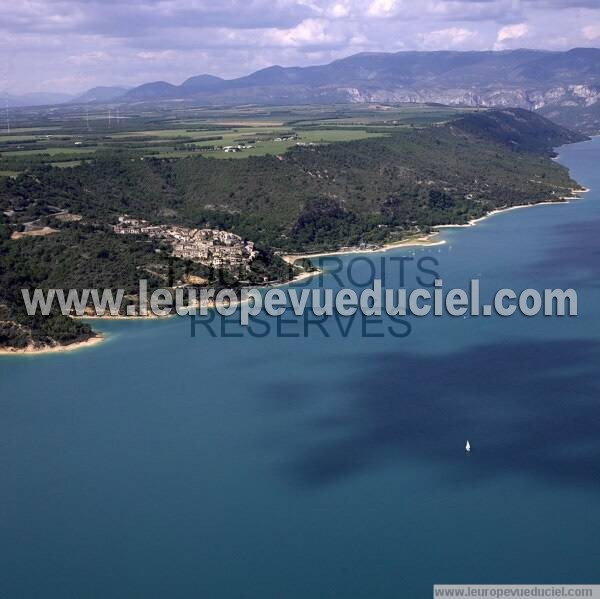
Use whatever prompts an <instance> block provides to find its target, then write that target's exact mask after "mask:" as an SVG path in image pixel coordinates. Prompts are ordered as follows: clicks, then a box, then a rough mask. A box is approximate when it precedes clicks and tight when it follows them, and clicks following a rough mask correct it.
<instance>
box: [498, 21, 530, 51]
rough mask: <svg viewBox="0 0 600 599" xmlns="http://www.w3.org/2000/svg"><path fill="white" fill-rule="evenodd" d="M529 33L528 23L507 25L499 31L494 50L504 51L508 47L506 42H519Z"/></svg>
mask: <svg viewBox="0 0 600 599" xmlns="http://www.w3.org/2000/svg"><path fill="white" fill-rule="evenodd" d="M528 33H529V26H528V25H527V23H518V24H516V25H507V26H506V27H502V29H500V31H498V35H497V37H496V43H495V44H494V50H502V49H503V48H504V47H505V46H506V42H508V41H511V40H518V39H521V38H523V37H525V36H526V35H527V34H528Z"/></svg>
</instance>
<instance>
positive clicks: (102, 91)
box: [71, 87, 128, 104]
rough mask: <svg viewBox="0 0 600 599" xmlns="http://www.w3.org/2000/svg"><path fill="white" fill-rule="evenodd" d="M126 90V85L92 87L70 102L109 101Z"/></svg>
mask: <svg viewBox="0 0 600 599" xmlns="http://www.w3.org/2000/svg"><path fill="white" fill-rule="evenodd" d="M127 91H128V88H126V87H93V88H92V89H88V90H87V91H86V92H84V93H82V94H81V95H79V96H76V97H75V98H73V99H72V100H71V103H78V104H87V103H88V102H111V101H112V100H115V99H116V98H119V97H120V96H122V95H123V94H125V93H126V92H127Z"/></svg>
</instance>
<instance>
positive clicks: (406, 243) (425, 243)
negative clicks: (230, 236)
mask: <svg viewBox="0 0 600 599" xmlns="http://www.w3.org/2000/svg"><path fill="white" fill-rule="evenodd" d="M589 191H591V190H590V189H589V188H587V187H583V188H581V189H576V188H573V189H571V194H573V195H569V196H564V197H562V198H560V199H558V200H548V201H544V202H536V203H533V204H519V205H516V206H508V207H506V208H497V209H495V210H492V211H491V212H488V213H487V214H484V215H483V216H480V217H478V218H474V219H471V220H470V221H469V222H468V223H465V224H456V225H435V226H434V227H432V228H433V229H434V231H433V232H432V233H429V234H427V235H424V236H421V237H417V238H409V239H404V240H402V241H397V242H392V243H387V244H384V245H382V246H381V247H378V248H374V249H365V248H360V247H351V248H347V249H341V250H331V251H324V252H316V253H311V254H285V255H282V256H281V258H282V259H283V260H284V261H285V262H287V263H288V264H293V263H294V261H296V260H302V259H311V258H323V257H326V256H343V255H346V254H370V253H374V254H378V253H384V252H387V251H389V250H393V249H396V248H400V247H435V246H438V245H444V244H445V243H446V241H445V240H443V239H442V240H440V241H432V240H433V239H434V238H435V237H437V236H438V235H439V234H440V232H441V231H440V229H455V228H464V227H474V226H476V225H477V224H479V223H481V222H483V221H484V220H487V219H488V218H491V217H492V216H496V215H497V214H502V213H503V212H509V211H511V210H520V209H521V208H535V207H536V206H550V205H554V204H557V205H563V206H564V205H565V204H570V203H571V202H572V201H575V200H580V199H581V197H580V196H579V195H576V194H583V193H588V192H589Z"/></svg>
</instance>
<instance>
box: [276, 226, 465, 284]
mask: <svg viewBox="0 0 600 599" xmlns="http://www.w3.org/2000/svg"><path fill="white" fill-rule="evenodd" d="M447 226H454V225H447ZM457 226H459V227H460V226H462V225H457ZM436 229H437V227H436ZM438 235H439V231H433V232H432V233H428V234H426V235H421V236H419V237H411V238H408V239H402V240H401V241H393V242H390V243H386V244H384V245H382V246H381V247H376V248H372V249H370V248H361V247H350V248H345V249H341V250H329V251H328V250H325V251H324V252H315V253H312V254H282V256H281V259H282V260H283V261H284V262H287V263H288V264H294V262H295V261H296V260H303V259H311V258H323V257H326V256H343V255H346V254H380V253H384V252H388V251H389V250H393V249H396V248H401V247H435V246H437V245H444V244H445V243H446V241H445V240H443V239H442V240H440V241H435V240H434V238H435V237H437V236H438ZM319 272H320V271H319ZM295 280H296V279H295V278H294V279H293V280H292V281H290V282H289V283H286V284H290V283H293V282H294V281H295Z"/></svg>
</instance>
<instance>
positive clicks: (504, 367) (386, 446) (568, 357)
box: [267, 340, 600, 487]
mask: <svg viewBox="0 0 600 599" xmlns="http://www.w3.org/2000/svg"><path fill="white" fill-rule="evenodd" d="M344 359H345V360H347V359H348V358H347V357H346V358H344ZM599 359H600V343H598V342H594V341H580V340H561V341H551V340H548V341H539V342H538V341H531V342H518V343H505V344H502V345H479V346H475V347H471V348H468V349H465V350H463V351H458V352H453V353H448V354H443V355H429V356H427V355H414V354H411V353H409V352H405V351H402V352H397V353H395V354H389V353H386V354H380V355H377V354H375V355H368V356H365V357H360V358H358V359H356V362H355V364H354V373H355V374H354V376H351V377H350V378H348V379H347V380H346V382H345V383H342V385H341V386H339V385H337V386H336V389H335V394H336V397H337V398H338V399H337V400H336V401H335V402H333V405H331V404H329V405H328V406H327V410H326V411H325V413H324V414H323V413H322V414H320V415H318V416H305V421H304V422H303V424H302V425H301V428H300V431H299V434H300V435H301V443H300V448H299V449H297V450H293V451H292V455H291V456H289V459H288V460H287V461H286V462H285V464H286V466H285V474H286V475H287V476H288V477H291V478H292V480H293V481H295V482H296V483H298V484H300V485H304V486H307V487H318V486H322V485H327V484H329V483H335V482H337V481H339V480H341V479H344V478H346V477H352V476H355V475H359V474H362V473H364V472H368V471H369V470H371V469H374V468H377V467H382V466H384V465H387V466H395V467H399V468H401V467H402V464H403V463H405V460H411V459H420V460H426V461H429V462H431V463H432V464H433V465H442V466H445V467H446V466H449V468H448V469H447V472H448V476H451V477H453V479H455V478H456V477H459V478H460V477H462V476H469V477H471V479H472V477H473V476H476V477H490V476H501V475H503V474H514V473H515V472H518V471H526V472H527V473H528V474H533V475H535V476H539V477H544V478H545V479H548V480H553V479H554V480H557V481H558V482H561V483H564V482H568V481H570V482H572V483H578V484H593V485H596V484H598V483H599V482H600V435H599V433H600V383H599V380H598V372H597V368H594V367H593V365H594V364H598V363H599V361H600V360H599ZM331 367H332V369H335V368H336V364H335V360H334V361H332V364H331ZM302 382H303V385H302V386H301V387H299V388H298V389H301V391H298V392H296V393H294V392H293V391H292V390H293V389H294V386H293V384H294V383H295V381H290V383H292V385H291V386H288V387H287V391H286V394H285V395H284V396H282V395H281V394H280V391H281V389H274V388H271V389H269V390H268V392H267V397H268V398H269V401H273V402H275V401H285V402H286V404H287V405H288V409H290V410H299V409H300V408H299V406H300V404H301V403H302V397H304V398H307V399H306V402H309V401H316V398H318V397H319V396H320V397H323V395H324V394H326V395H327V394H328V393H331V392H333V389H329V390H328V389H323V388H321V387H319V388H317V387H318V385H317V384H316V383H315V385H314V386H313V387H308V386H307V384H306V380H305V379H304V380H303V381H302ZM276 396H277V397H278V398H279V399H276ZM282 397H285V400H284V399H281V398H282ZM308 398H312V400H310V399H308ZM325 400H326V398H324V401H325ZM307 405H308V404H307ZM304 413H305V414H306V412H304ZM467 438H468V439H470V441H471V443H472V445H473V447H474V451H473V453H472V454H471V455H470V456H469V460H470V461H469V462H468V463H469V468H468V474H467V473H465V469H464V465H465V455H464V452H463V445H464V442H465V439H467ZM286 448H287V450H288V451H289V445H286Z"/></svg>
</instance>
